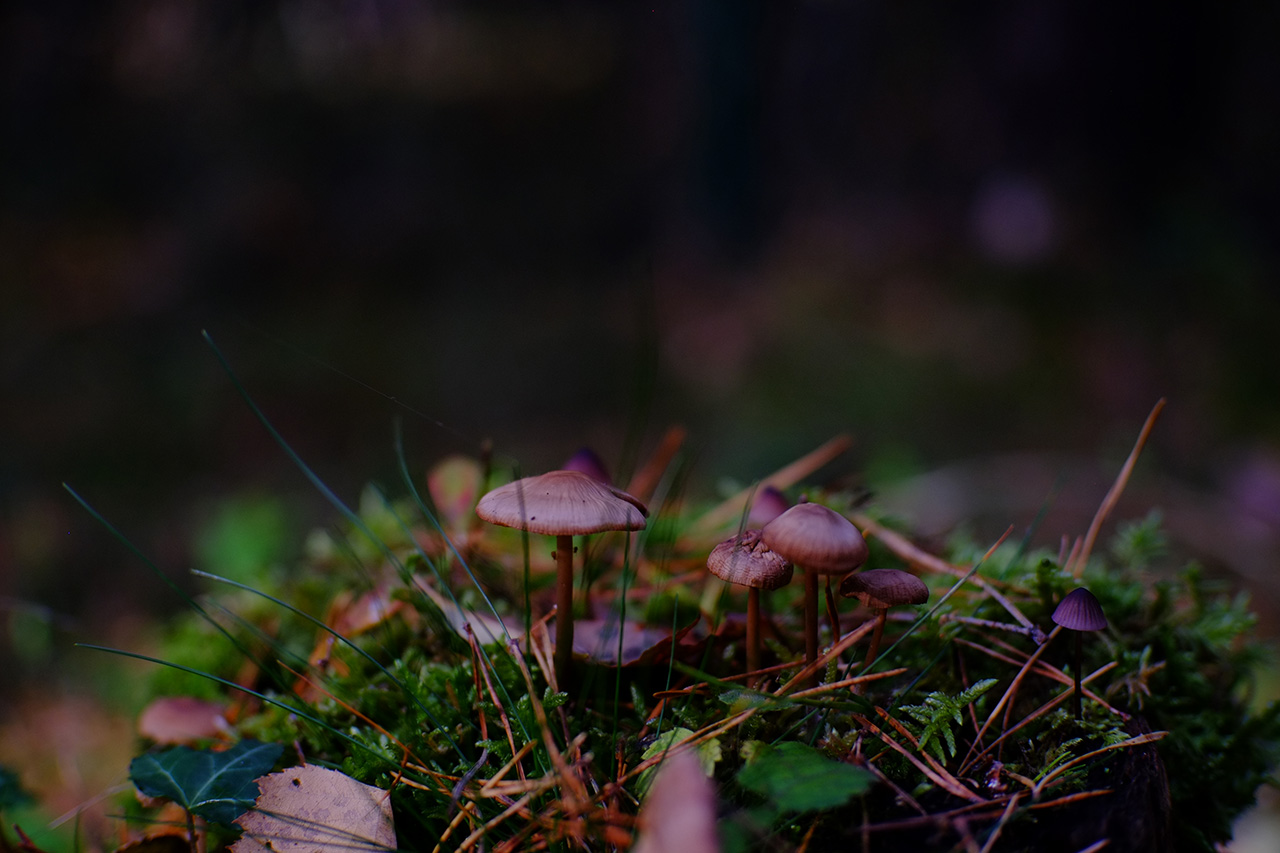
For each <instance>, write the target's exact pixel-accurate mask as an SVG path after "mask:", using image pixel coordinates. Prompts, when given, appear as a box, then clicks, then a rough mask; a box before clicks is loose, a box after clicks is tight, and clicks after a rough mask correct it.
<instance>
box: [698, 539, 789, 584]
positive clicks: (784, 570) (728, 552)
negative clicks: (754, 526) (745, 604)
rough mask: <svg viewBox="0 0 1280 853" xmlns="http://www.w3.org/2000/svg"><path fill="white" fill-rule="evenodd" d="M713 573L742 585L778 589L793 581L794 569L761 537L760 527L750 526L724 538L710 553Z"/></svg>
mask: <svg viewBox="0 0 1280 853" xmlns="http://www.w3.org/2000/svg"><path fill="white" fill-rule="evenodd" d="M707 568H708V569H710V570H711V574H713V575H715V576H716V577H718V578H720V579H721V580H726V581H728V582H729V583H736V584H738V585H740V586H753V587H755V588H756V589H777V588H778V587H780V586H786V585H787V584H788V583H790V582H791V575H792V573H793V569H792V567H791V564H790V563H788V562H787V561H786V559H785V558H784V557H783V556H782V555H781V554H776V553H774V552H773V551H770V550H769V548H768V546H766V545H765V544H764V543H763V542H761V541H760V531H759V530H747V531H745V532H743V533H742V534H741V535H739V536H733V537H731V538H729V539H726V540H724V541H723V542H721V543H720V544H719V545H717V546H716V547H714V548H712V549H711V554H710V555H708V557H707Z"/></svg>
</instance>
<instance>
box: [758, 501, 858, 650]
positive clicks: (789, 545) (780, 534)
mask: <svg viewBox="0 0 1280 853" xmlns="http://www.w3.org/2000/svg"><path fill="white" fill-rule="evenodd" d="M760 538H761V540H762V541H763V542H764V544H765V545H767V546H768V547H769V549H770V550H772V551H774V552H776V553H778V554H781V555H782V557H783V559H785V560H787V561H788V562H790V563H794V564H795V565H797V566H798V567H800V568H801V569H804V658H805V664H811V663H813V662H814V661H816V660H817V659H818V575H820V574H823V575H843V574H848V573H849V572H851V571H853V570H854V569H856V568H858V567H859V566H861V565H862V564H863V563H865V562H866V561H867V543H866V542H865V541H864V540H863V538H862V534H861V533H859V532H858V528H856V527H854V526H853V522H851V521H849V519H847V518H845V517H844V516H843V515H841V514H840V513H838V512H836V511H835V510H833V509H829V508H828V507H825V506H823V505H822V504H813V503H802V504H796V505H795V506H793V507H791V509H789V510H787V511H786V512H784V513H783V514H782V515H780V516H778V517H777V518H775V519H774V520H773V521H771V522H769V523H768V524H766V525H765V526H764V528H763V529H762V530H761V531H760Z"/></svg>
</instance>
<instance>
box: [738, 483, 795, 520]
mask: <svg viewBox="0 0 1280 853" xmlns="http://www.w3.org/2000/svg"><path fill="white" fill-rule="evenodd" d="M790 508H791V502H790V501H788V500H787V496H786V495H784V494H783V493H782V490H781V489H779V488H778V487H777V486H769V485H765V486H761V487H760V490H759V491H757V492H756V493H755V497H754V499H753V500H752V501H751V511H750V512H749V513H747V523H748V524H750V525H753V526H758V527H763V526H764V525H766V524H768V523H769V522H771V521H773V520H774V519H775V518H777V517H778V516H780V515H782V514H783V513H784V512H786V511H787V510H788V509H790Z"/></svg>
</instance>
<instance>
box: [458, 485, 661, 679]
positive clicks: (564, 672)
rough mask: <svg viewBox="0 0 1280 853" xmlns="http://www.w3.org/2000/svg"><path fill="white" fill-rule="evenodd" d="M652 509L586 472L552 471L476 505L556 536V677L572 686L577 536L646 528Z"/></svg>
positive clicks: (490, 515) (494, 516)
mask: <svg viewBox="0 0 1280 853" xmlns="http://www.w3.org/2000/svg"><path fill="white" fill-rule="evenodd" d="M648 513H649V511H648V509H646V507H645V505H644V504H643V503H641V502H640V501H639V500H637V499H636V498H634V497H632V496H631V495H629V494H627V493H626V492H624V491H622V490H621V489H615V488H614V487H612V486H609V485H606V484H604V483H601V482H600V481H599V480H596V479H595V478H593V477H591V476H589V475H587V474H583V473H582V472H580V471H548V472H547V473H545V474H540V475H538V476H536V477H525V478H524V479H521V480H516V481H515V482H512V483H507V484H506V485H505V486H499V487H498V488H496V489H494V490H493V491H491V492H489V493H488V494H487V495H485V496H484V497H482V498H481V499H480V502H479V503H477V504H476V515H478V516H480V517H481V518H483V519H484V520H485V521H488V522H490V523H492V524H497V525H500V526H502V527H514V528H516V529H517V530H527V531H529V532H530V533H542V534H545V535H547V536H554V537H556V550H555V552H554V553H553V554H552V556H553V557H554V558H555V561H556V651H555V670H556V678H557V680H558V681H559V682H560V684H561V685H564V686H568V684H569V683H570V671H571V669H572V663H573V537H574V536H586V535H587V534H590V533H602V532H604V531H606V530H642V529H644V525H645V516H646V515H648Z"/></svg>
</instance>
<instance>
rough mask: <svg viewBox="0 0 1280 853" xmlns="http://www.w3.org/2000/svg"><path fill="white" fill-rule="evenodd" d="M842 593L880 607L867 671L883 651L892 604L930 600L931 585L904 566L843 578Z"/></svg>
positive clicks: (869, 651) (874, 608)
mask: <svg viewBox="0 0 1280 853" xmlns="http://www.w3.org/2000/svg"><path fill="white" fill-rule="evenodd" d="M840 594H841V595H843V596H844V597H845V598H856V599H858V600H859V601H861V602H862V604H863V606H865V607H868V608H870V609H871V610H874V611H876V627H875V631H874V633H872V635H871V647H870V648H868V649H867V662H866V663H865V664H864V665H863V672H866V671H867V670H868V669H870V668H871V664H872V663H873V662H874V661H875V659H876V652H878V651H880V638H881V636H883V634H884V623H885V620H886V619H888V614H889V608H890V607H897V606H899V605H901V604H924V603H925V602H926V601H928V600H929V587H927V586H925V584H924V581H922V580H920V578H918V577H916V576H915V575H913V574H911V573H910V572H904V571H902V570H901V569H871V570H870V571H867V572H858V573H857V574H852V575H849V576H848V577H846V578H845V579H844V580H843V581H841V582H840Z"/></svg>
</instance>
